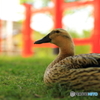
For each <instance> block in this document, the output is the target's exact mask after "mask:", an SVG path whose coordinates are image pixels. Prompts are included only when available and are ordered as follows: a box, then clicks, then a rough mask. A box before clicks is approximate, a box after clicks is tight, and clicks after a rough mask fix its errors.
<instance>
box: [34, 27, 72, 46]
mask: <svg viewBox="0 0 100 100" xmlns="http://www.w3.org/2000/svg"><path fill="white" fill-rule="evenodd" d="M49 42H50V43H53V44H55V45H57V46H59V47H62V46H64V45H71V44H73V41H72V38H71V36H70V35H69V34H68V32H67V31H66V30H64V29H60V28H59V29H54V30H53V31H51V32H50V33H49V34H48V35H46V36H45V37H43V38H42V39H40V40H37V41H35V43H34V44H41V43H49Z"/></svg>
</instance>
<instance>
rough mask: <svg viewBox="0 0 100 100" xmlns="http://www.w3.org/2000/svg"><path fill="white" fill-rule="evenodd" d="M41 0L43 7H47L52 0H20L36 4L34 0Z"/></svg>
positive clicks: (36, 0)
mask: <svg viewBox="0 0 100 100" xmlns="http://www.w3.org/2000/svg"><path fill="white" fill-rule="evenodd" d="M38 1H40V2H41V3H42V4H41V5H42V7H45V6H47V5H48V3H49V2H50V1H51V0H20V3H21V4H22V3H29V4H33V5H34V2H38Z"/></svg>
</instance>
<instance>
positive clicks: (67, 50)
mask: <svg viewBox="0 0 100 100" xmlns="http://www.w3.org/2000/svg"><path fill="white" fill-rule="evenodd" d="M73 55H74V44H71V45H70V46H66V45H65V46H62V47H60V48H59V54H58V56H57V58H56V59H55V60H54V61H53V62H52V63H51V64H50V65H49V66H53V65H55V64H56V63H58V62H59V61H60V60H62V59H64V58H66V57H68V56H73Z"/></svg>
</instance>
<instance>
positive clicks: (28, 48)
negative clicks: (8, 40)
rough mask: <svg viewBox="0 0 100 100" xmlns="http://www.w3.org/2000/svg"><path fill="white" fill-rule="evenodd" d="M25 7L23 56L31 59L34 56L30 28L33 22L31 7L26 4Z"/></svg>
mask: <svg viewBox="0 0 100 100" xmlns="http://www.w3.org/2000/svg"><path fill="white" fill-rule="evenodd" d="M24 6H25V9H26V11H25V17H26V18H25V21H24V23H23V32H22V40H23V50H22V56H23V57H29V56H32V54H33V53H32V39H31V31H32V30H31V28H30V21H31V5H30V4H24Z"/></svg>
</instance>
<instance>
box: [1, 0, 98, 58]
mask: <svg viewBox="0 0 100 100" xmlns="http://www.w3.org/2000/svg"><path fill="white" fill-rule="evenodd" d="M98 1H99V0H0V55H10V56H11V55H13V56H16V55H20V56H23V57H29V56H45V55H47V54H48V56H52V55H53V54H56V53H57V49H55V48H56V47H55V46H54V45H50V44H48V45H46V44H43V45H34V44H33V42H34V41H35V40H37V39H40V38H42V37H43V36H45V35H46V34H48V33H49V32H50V31H51V30H52V29H54V28H64V29H65V30H67V31H68V32H69V33H70V34H71V36H72V37H73V40H74V42H75V45H76V46H75V53H76V54H81V53H91V52H95V53H100V50H99V44H100V43H99V42H96V43H94V42H93V41H96V40H98V39H96V38H94V39H95V40H93V37H94V36H96V37H100V35H99V36H98V33H99V31H98V32H97V30H98V29H97V27H96V26H95V24H96V25H99V24H98V23H100V21H99V19H96V21H99V22H98V23H96V21H95V15H96V16H98V15H97V13H98V12H100V11H99V10H98V12H95V10H96V9H98V8H96V9H94V8H95V6H96V5H97V3H96V2H98ZM97 7H99V6H98V5H97ZM99 8H100V7H99ZM96 11H97V10H96ZM94 12H95V13H94ZM99 15H100V14H99ZM98 17H99V16H98ZM96 18H97V17H96ZM99 29H100V28H99ZM94 30H95V31H96V32H97V33H95V31H94ZM94 34H97V35H94ZM93 45H96V46H97V45H98V48H96V46H94V47H93ZM93 50H94V51H93ZM96 50H97V51H96ZM98 50H99V51H98Z"/></svg>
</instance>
